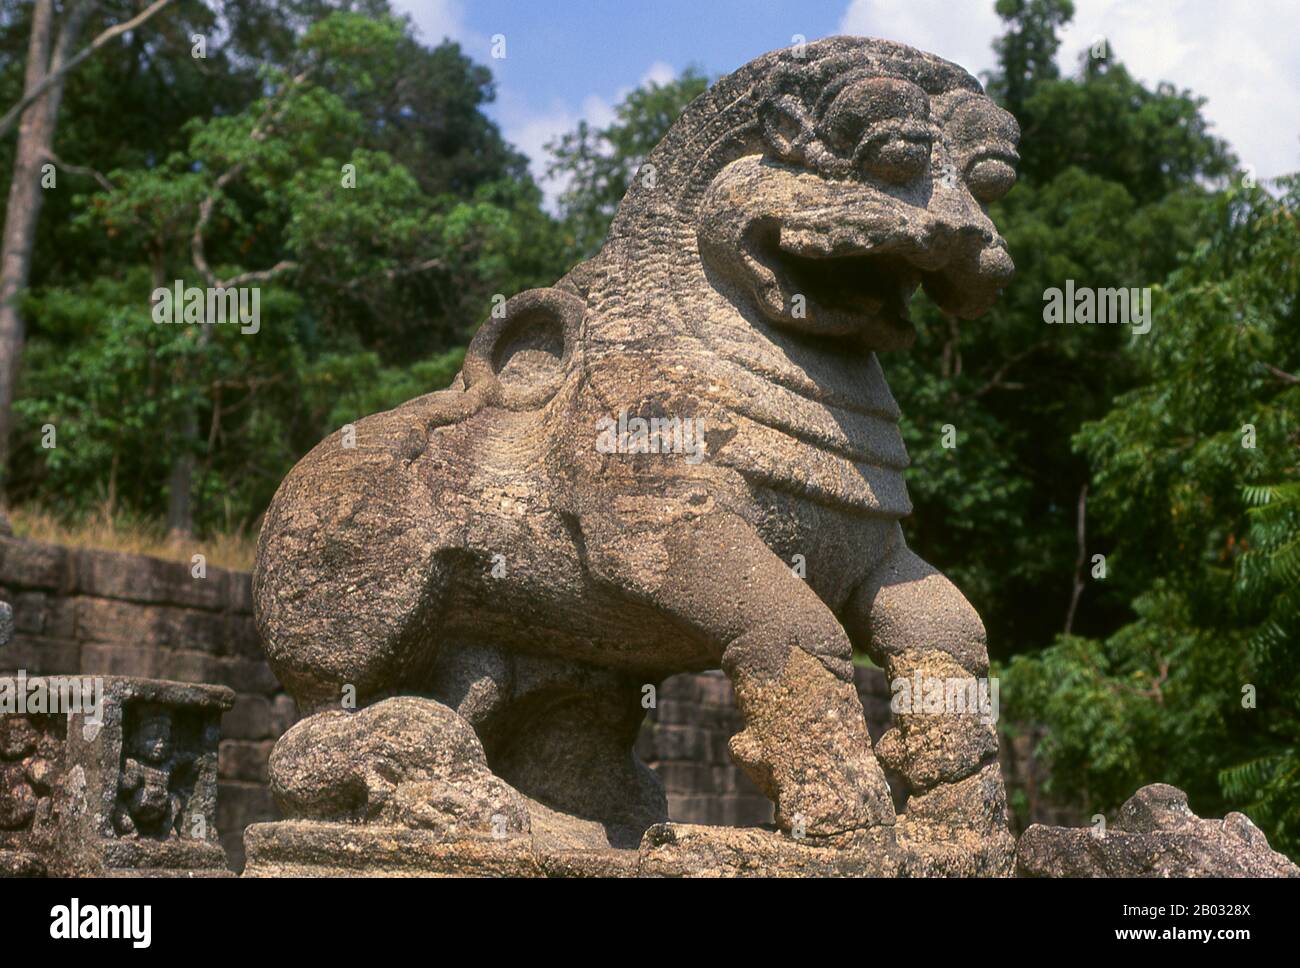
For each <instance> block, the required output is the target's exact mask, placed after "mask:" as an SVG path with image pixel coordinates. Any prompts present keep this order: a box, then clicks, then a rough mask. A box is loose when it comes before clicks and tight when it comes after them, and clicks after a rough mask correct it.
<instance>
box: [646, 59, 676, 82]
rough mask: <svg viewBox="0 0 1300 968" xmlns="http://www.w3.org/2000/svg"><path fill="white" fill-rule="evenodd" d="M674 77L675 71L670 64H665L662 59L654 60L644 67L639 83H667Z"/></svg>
mask: <svg viewBox="0 0 1300 968" xmlns="http://www.w3.org/2000/svg"><path fill="white" fill-rule="evenodd" d="M676 77H677V71H676V70H674V69H673V65H672V64H666V63H664V62H663V61H655V62H654V63H653V64H651V65H650V66H649V67H648V68H646V72H645V73H644V74H642V75H641V82H640V83H641V84H649V83H651V82H654V83H655V84H659V85H660V86H662V85H664V84H667V83H668V82H669V81H672V80H675V79H676Z"/></svg>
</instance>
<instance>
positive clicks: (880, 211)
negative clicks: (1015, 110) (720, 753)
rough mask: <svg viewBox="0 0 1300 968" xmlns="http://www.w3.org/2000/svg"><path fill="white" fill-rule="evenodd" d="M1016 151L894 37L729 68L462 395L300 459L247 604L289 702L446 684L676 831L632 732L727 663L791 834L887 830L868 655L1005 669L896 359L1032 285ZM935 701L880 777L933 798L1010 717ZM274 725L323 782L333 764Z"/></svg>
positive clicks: (518, 767)
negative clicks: (919, 493)
mask: <svg viewBox="0 0 1300 968" xmlns="http://www.w3.org/2000/svg"><path fill="white" fill-rule="evenodd" d="M1017 138H1018V131H1017V128H1016V123H1015V121H1014V119H1012V117H1011V116H1010V115H1009V114H1007V113H1006V112H1005V111H1002V110H1001V109H999V108H998V107H996V106H995V105H994V104H993V103H992V101H990V100H989V99H988V98H986V97H985V96H984V95H983V93H982V91H981V89H980V86H979V84H978V82H976V81H975V79H974V78H972V77H971V76H970V75H969V74H967V73H966V72H965V71H963V70H962V69H961V68H959V67H956V66H955V65H953V64H950V63H948V62H946V61H942V60H940V59H939V58H936V57H933V56H931V55H928V54H923V53H921V52H919V51H916V50H913V49H911V48H908V47H904V46H901V45H898V44H892V43H888V42H884V41H876V40H865V39H860V38H844V37H841V38H831V39H828V40H824V41H818V42H815V43H812V44H808V45H807V46H806V47H803V46H802V45H801V47H800V48H799V49H798V50H793V49H792V50H786V51H777V52H774V53H771V54H768V55H765V56H763V57H760V58H758V59H757V60H755V61H753V62H751V63H750V64H748V65H746V66H745V67H743V68H741V69H740V70H738V71H736V72H735V73H734V74H732V75H730V76H728V77H725V78H723V79H722V80H721V81H719V82H718V84H717V85H716V86H715V87H714V88H713V90H711V91H710V92H708V93H707V94H705V95H704V96H702V97H701V98H699V99H698V100H697V101H696V102H695V103H694V104H692V105H691V106H690V107H689V108H688V109H687V110H686V111H685V113H684V114H683V116H682V117H681V118H680V119H679V120H678V121H677V123H676V124H675V125H674V126H673V127H672V129H671V130H670V132H669V133H668V135H667V136H666V137H665V138H664V140H663V142H662V143H661V144H660V145H659V146H658V147H657V148H656V149H655V150H654V151H653V152H652V153H651V154H650V156H649V158H648V159H647V163H646V167H647V171H653V172H654V177H653V178H651V179H637V180H636V181H635V182H634V184H633V187H632V188H631V189H630V190H629V192H628V194H627V196H626V197H625V198H624V200H623V202H622V204H621V205H620V207H619V210H618V213H617V215H616V217H615V219H614V222H613V225H612V227H611V230H610V236H609V239H608V241H607V242H606V244H605V246H604V248H603V249H602V250H601V252H600V253H599V254H598V255H597V256H595V257H594V258H593V259H591V260H590V261H588V262H585V263H583V264H581V265H579V266H577V267H575V268H574V269H573V270H572V271H571V272H570V273H569V274H568V275H567V276H566V277H565V278H564V279H562V280H560V281H559V282H558V283H556V285H555V286H553V287H551V288H548V289H538V290H532V291H529V292H525V293H521V294H519V295H517V296H515V297H514V298H513V299H511V300H510V301H509V302H507V303H506V304H505V307H504V313H503V314H500V315H494V317H493V318H491V319H489V320H488V321H486V322H485V323H484V324H483V326H482V327H481V328H480V330H479V332H478V335H477V336H476V337H475V339H474V341H473V343H472V344H471V346H470V348H469V350H468V353H467V355H466V360H465V366H464V369H463V371H462V373H461V374H460V375H459V376H458V377H457V378H456V380H455V381H454V383H453V385H452V386H451V387H450V388H449V389H447V390H445V391H442V392H439V393H432V394H429V395H427V396H424V397H420V398H419V399H416V400H412V401H410V402H409V403H407V404H404V405H403V406H401V407H398V408H397V409H395V410H392V411H389V412H387V413H383V414H376V415H373V416H370V417H367V418H365V419H363V420H361V421H359V422H358V423H357V424H356V425H355V427H354V428H349V432H348V433H347V434H342V433H341V434H338V435H334V436H331V437H330V438H329V439H327V440H325V441H323V442H322V443H321V444H319V445H318V446H317V447H316V448H315V449H314V450H313V451H312V452H311V453H310V454H308V455H307V456H306V457H305V458H304V459H303V460H302V461H301V462H300V463H299V465H298V466H297V467H296V468H295V469H294V470H293V471H292V472H291V473H290V475H289V476H288V477H287V478H286V479H285V481H284V482H283V484H282V485H281V487H280V489H279V492H278V493H277V495H276V497H275V500H274V501H273V503H272V506H271V508H270V509H269V511H268V513H267V515H266V519H265V523H264V526H263V530H262V534H261V538H260V542H259V551H258V563H257V568H256V570H255V574H254V598H255V602H256V612H257V620H258V625H259V629H260V631H261V633H262V636H263V639H264V641H265V643H266V648H267V654H268V657H269V659H270V661H271V664H272V666H273V668H274V669H275V671H276V673H277V675H278V676H279V677H280V679H281V681H282V682H283V683H284V685H285V687H286V688H287V689H288V691H289V692H290V693H291V694H292V695H293V696H294V697H295V699H296V700H297V701H298V704H299V707H300V708H301V709H303V710H304V711H306V712H309V713H311V712H315V713H318V714H320V715H326V713H324V712H323V711H324V710H327V709H329V708H331V707H335V708H337V706H338V705H339V700H340V697H341V696H342V695H343V694H344V693H345V691H347V690H355V693H356V698H357V700H358V702H359V703H360V704H361V705H362V706H364V705H366V704H368V703H372V702H376V701H378V700H381V699H384V698H385V697H387V696H391V695H394V694H413V695H424V696H431V697H433V698H435V699H437V700H438V701H439V702H442V703H443V704H445V705H446V706H447V707H449V708H450V709H454V710H455V711H456V712H457V713H459V715H460V716H461V717H462V718H463V719H464V721H465V722H467V723H468V724H469V725H470V726H471V727H472V728H473V730H474V731H475V732H476V733H477V734H478V736H479V737H480V739H481V741H482V746H483V749H484V751H485V754H486V762H487V764H488V766H489V767H490V768H491V770H492V771H493V772H495V773H496V774H497V775H498V776H500V777H501V778H503V779H504V780H506V781H507V782H508V783H509V784H510V785H511V786H513V787H514V788H515V789H516V790H518V791H519V792H520V793H521V794H523V795H525V796H527V797H529V798H531V799H532V800H534V801H536V802H538V803H541V804H544V805H546V806H547V807H549V808H551V809H553V810H555V811H558V812H560V813H562V814H566V815H569V816H572V817H576V818H580V819H585V820H588V821H597V822H600V823H603V824H604V825H606V827H608V828H609V829H610V830H611V831H616V834H615V833H611V842H612V843H614V842H617V843H623V842H625V840H626V838H628V837H629V836H632V837H634V836H635V835H637V834H639V833H640V832H641V831H643V830H645V829H646V828H647V827H648V826H650V825H651V824H653V823H654V822H655V821H657V820H663V819H664V802H663V796H662V792H661V791H659V790H658V788H657V784H655V783H654V781H653V779H652V778H650V777H649V776H648V774H646V772H645V771H644V769H643V768H641V767H640V764H639V763H638V762H637V760H636V758H635V756H634V755H633V753H632V745H633V743H634V741H635V738H636V734H637V727H638V725H639V723H640V720H641V718H642V715H643V711H644V709H643V706H642V705H641V699H642V697H643V695H644V691H645V687H649V686H653V685H654V684H655V683H657V682H659V681H660V680H662V679H663V678H664V677H666V676H668V675H670V674H672V673H675V672H679V671H685V670H693V669H704V668H719V667H720V668H722V669H724V670H725V672H726V673H727V675H728V677H729V678H730V680H731V682H732V684H733V686H734V688H735V695H736V702H737V704H738V706H739V708H740V709H741V711H742V714H743V716H744V720H745V725H744V729H743V730H742V731H741V732H740V733H738V734H737V735H736V736H735V737H734V738H733V740H732V742H731V752H732V755H733V756H734V758H735V759H736V761H737V762H738V763H739V764H740V765H741V766H742V768H743V769H744V770H745V771H746V772H747V773H748V775H749V776H750V777H751V778H752V779H753V780H754V782H755V783H756V784H757V785H758V786H759V787H760V788H761V789H762V790H763V791H764V792H765V793H766V794H767V795H768V796H769V797H770V798H771V799H772V801H773V802H774V804H775V816H776V821H777V823H778V825H779V826H780V827H781V828H783V829H785V830H794V829H798V830H800V831H804V832H806V833H807V834H808V835H809V836H818V837H834V836H838V835H842V834H849V833H852V832H861V831H887V830H888V829H889V828H892V826H893V825H894V822H895V811H894V807H893V803H892V798H891V791H890V790H889V788H888V786H887V785H886V781H885V778H884V774H883V772H882V770H881V768H880V765H879V764H878V762H877V761H876V758H875V756H874V754H873V751H872V744H871V740H870V737H869V736H868V734H867V731H866V728H865V725H864V721H863V714H862V708H861V705H860V703H859V700H858V698H857V695H856V691H855V689H854V687H853V677H852V666H851V662H850V658H851V654H852V650H853V648H854V647H855V646H856V647H858V648H860V649H862V650H865V651H866V652H867V653H869V654H870V655H871V656H872V657H873V658H874V659H875V660H876V661H877V662H878V663H880V664H881V665H882V666H884V668H885V669H886V671H887V673H888V674H889V675H890V676H891V677H907V676H911V675H913V674H915V673H918V672H922V671H925V670H926V669H929V668H931V667H932V666H933V665H934V663H935V662H936V661H938V660H942V661H943V662H946V663H947V664H948V665H949V666H951V667H952V668H953V669H955V670H956V671H957V672H958V673H960V674H961V675H964V676H980V675H983V674H984V673H985V671H986V670H987V654H986V650H985V642H984V630H983V627H982V625H981V623H980V621H979V618H978V616H977V615H976V614H975V612H974V610H973V609H972V608H971V607H970V605H969V604H968V603H967V602H966V601H965V599H964V598H963V597H962V596H961V594H960V593H959V592H958V591H957V590H956V588H954V587H953V586H952V584H951V583H950V582H948V581H947V579H945V578H944V577H943V576H942V575H940V574H938V572H936V571H935V570H934V569H933V568H931V567H930V566H928V565H927V564H925V563H924V562H923V561H921V560H920V559H918V558H917V557H916V556H915V555H913V554H912V553H911V552H910V551H908V550H907V548H906V546H905V544H904V542H903V538H902V533H901V529H900V528H899V526H898V521H899V519H900V518H902V517H904V516H905V515H906V514H908V513H909V511H910V508H911V505H910V502H909V500H908V497H907V492H906V488H905V487H904V484H903V476H902V471H903V469H904V468H905V467H906V466H907V455H906V453H905V450H904V448H903V444H902V438H901V436H900V434H899V431H898V428H897V420H898V417H899V411H898V408H897V405H896V404H895V402H894V400H893V398H892V397H891V395H890V393H889V389H888V387H887V386H886V385H885V382H884V378H883V375H882V373H881V369H880V365H879V363H878V361H877V359H876V356H875V354H876V353H877V352H879V351H885V350H893V349H900V348H904V347H906V346H908V345H909V344H910V343H911V342H912V340H913V338H914V331H913V327H912V324H911V322H910V321H909V319H908V316H907V303H908V301H909V299H910V297H911V295H912V293H913V292H914V290H915V289H916V288H917V287H918V286H920V285H924V286H925V287H926V289H927V291H928V292H929V293H930V295H931V297H932V298H934V299H935V300H936V301H937V302H938V303H939V304H940V305H941V306H942V307H943V308H944V309H945V310H946V311H948V312H950V313H953V314H955V315H957V316H961V317H966V318H971V317H975V316H978V315H980V314H981V313H983V312H984V311H986V310H987V309H988V308H989V307H990V306H991V305H992V303H993V301H994V299H995V298H996V295H997V293H998V291H999V290H1000V288H1001V287H1002V286H1003V285H1005V284H1006V282H1007V281H1008V280H1009V279H1010V278H1011V274H1012V265H1011V260H1010V258H1009V256H1008V254H1007V248H1006V244H1005V242H1004V241H1003V240H1002V238H1001V237H1000V236H999V235H998V233H997V230H996V228H995V227H994V226H993V224H992V222H990V221H989V218H988V216H987V215H986V214H985V211H984V207H983V205H984V204H985V203H987V202H989V201H991V200H992V199H994V198H996V197H998V196H1000V195H1001V194H1002V193H1004V192H1005V191H1006V190H1007V189H1009V188H1010V187H1011V184H1012V183H1013V182H1014V179H1015V173H1014V167H1013V166H1014V163H1015V161H1016V154H1015V144H1016V141H1017ZM652 421H653V423H652ZM353 431H354V433H353ZM792 565H795V566H796V567H792ZM925 715H926V714H925V713H917V714H915V715H912V717H911V719H906V720H903V721H902V722H900V725H899V732H898V735H897V737H896V738H895V740H894V741H893V742H892V745H893V747H895V748H896V751H897V757H896V760H895V762H894V763H892V764H891V765H892V766H894V768H895V769H896V770H897V772H898V776H899V778H900V781H901V782H902V783H904V784H906V786H907V788H908V790H909V791H910V792H911V793H913V794H919V795H922V796H927V797H936V798H937V799H935V800H934V801H933V802H939V799H941V798H942V788H943V787H944V785H961V784H963V783H966V782H967V781H968V780H970V778H971V777H972V776H974V775H976V773H977V771H979V770H981V769H982V768H983V766H984V765H985V764H986V763H987V762H988V761H989V760H990V759H991V756H992V755H993V753H994V752H995V750H996V746H995V737H994V736H993V734H992V731H991V730H990V729H989V728H987V724H981V723H978V722H973V721H970V719H969V718H962V717H947V718H945V719H943V720H941V721H935V722H929V721H926V720H925V719H924V716H925ZM335 722H337V723H339V724H342V722H343V720H335ZM442 725H443V726H447V725H448V724H447V723H443V724H442ZM386 728H389V729H396V728H397V724H396V723H393V724H390V725H388V726H386ZM285 742H286V746H285V750H286V757H289V756H290V753H289V751H290V749H292V750H293V751H294V752H293V753H292V756H294V757H301V758H302V763H301V764H300V766H301V771H302V772H301V776H300V778H299V780H298V782H300V783H301V785H302V786H303V788H304V789H309V788H310V789H314V787H313V783H317V784H325V783H326V782H327V778H324V777H322V778H321V779H320V780H317V781H312V780H311V779H310V778H309V777H308V776H307V774H308V773H309V772H310V771H311V770H312V769H313V768H314V767H313V764H312V762H311V761H310V760H309V759H308V757H309V753H308V751H307V750H306V748H305V747H302V748H299V747H297V746H293V747H291V746H289V745H287V740H286V741H285ZM372 752H375V750H374V749H373V748H372ZM277 756H278V754H277ZM397 759H398V761H400V763H401V767H402V769H407V768H412V769H415V770H416V772H417V773H418V772H419V771H420V770H422V769H424V768H425V765H424V764H422V763H419V762H417V761H414V760H408V759H407V758H405V757H404V756H399V757H398V758H397ZM334 764H335V760H334V758H333V757H330V758H328V759H327V760H322V761H321V762H320V763H318V764H315V766H316V767H319V768H324V767H325V766H327V765H329V766H331V767H332V766H333V765H334ZM285 765H286V770H287V769H288V768H289V763H288V759H286V761H285ZM349 769H351V770H352V771H353V772H362V773H363V772H364V767H363V765H362V763H361V762H360V761H358V762H356V763H353V764H350V766H349ZM273 772H274V771H273ZM295 775H297V774H295ZM390 781H391V782H397V783H398V784H399V785H400V783H401V781H402V778H401V777H400V776H399V777H396V778H390ZM980 782H985V781H980ZM987 782H988V783H993V784H1000V780H999V779H997V777H996V773H994V774H993V775H992V776H991V777H990V778H988V780H987ZM366 789H367V790H368V789H369V788H368V787H367V788H366ZM367 797H369V794H367ZM367 797H363V798H362V802H365V803H369V802H370V801H369V799H367ZM295 809H302V808H301V807H299V806H297V805H296V804H295ZM959 819H961V818H959ZM986 819H987V818H981V822H983V821H984V820H986ZM1002 823H1003V825H1004V826H1005V813H1004V812H1003V814H1002ZM923 826H924V827H926V829H928V827H929V826H930V825H928V824H927V825H923ZM880 835H881V836H884V833H881V834H880ZM746 836H751V835H750V834H747V835H746ZM752 836H757V835H752ZM891 836H892V834H891ZM688 839H689V838H688ZM778 853H779V852H778ZM781 856H784V855H781ZM818 856H822V855H818Z"/></svg>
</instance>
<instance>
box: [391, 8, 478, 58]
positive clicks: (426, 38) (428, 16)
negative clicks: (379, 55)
mask: <svg viewBox="0 0 1300 968" xmlns="http://www.w3.org/2000/svg"><path fill="white" fill-rule="evenodd" d="M393 7H394V8H395V9H396V10H397V12H398V13H409V14H410V15H411V19H412V20H413V21H414V22H415V26H416V27H417V28H419V31H420V39H421V40H422V41H423V42H424V43H426V44H428V45H429V46H430V47H436V46H438V45H439V44H440V43H442V39H443V38H444V37H450V38H451V39H452V40H456V41H460V42H462V43H464V42H465V41H466V40H467V39H469V37H470V32H469V30H468V29H467V28H466V26H465V8H464V6H463V5H462V4H461V2H460V0H397V2H395V3H394V4H393Z"/></svg>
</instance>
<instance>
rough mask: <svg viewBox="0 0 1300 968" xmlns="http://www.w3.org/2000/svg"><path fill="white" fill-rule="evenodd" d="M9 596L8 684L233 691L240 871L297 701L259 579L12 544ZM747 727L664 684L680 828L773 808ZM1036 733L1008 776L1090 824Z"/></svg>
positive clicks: (0, 669)
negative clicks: (64, 678) (1046, 763)
mask: <svg viewBox="0 0 1300 968" xmlns="http://www.w3.org/2000/svg"><path fill="white" fill-rule="evenodd" d="M0 600H7V601H9V602H11V603H12V604H13V610H14V623H15V632H16V634H15V636H14V640H13V642H12V643H11V644H10V645H9V646H7V647H5V648H3V649H0V675H2V674H5V673H16V672H18V671H19V670H22V671H25V672H26V673H28V674H29V675H60V674H62V675H69V674H83V675H123V676H146V677H150V678H156V679H175V680H179V681H181V682H207V683H215V684H218V685H224V686H229V687H230V688H231V689H233V690H234V691H235V693H236V696H237V698H236V700H235V705H234V708H233V709H231V710H230V711H229V712H228V713H226V714H225V716H224V717H223V718H222V721H221V737H222V738H221V745H220V757H219V768H218V779H219V787H218V800H217V829H218V830H220V831H221V835H222V838H221V839H222V843H223V844H224V846H225V847H226V850H227V852H228V853H229V855H230V858H231V861H232V863H233V864H234V865H235V867H236V869H240V868H242V866H243V840H242V835H243V830H244V828H245V827H246V826H247V825H248V824H250V823H257V822H260V821H263V820H274V819H277V818H278V815H277V813H276V810H275V806H274V804H273V803H272V801H271V795H270V792H269V790H268V788H267V777H266V761H267V757H268V756H269V755H270V752H271V747H272V746H273V745H274V743H275V740H276V739H277V738H278V737H279V736H280V734H281V733H283V732H284V731H285V730H286V729H288V728H289V726H291V725H292V724H293V722H294V719H295V716H296V712H295V709H294V703H293V700H292V699H291V698H290V697H289V696H288V695H286V694H285V693H284V691H283V690H282V689H281V688H280V686H279V683H278V682H277V681H276V679H275V677H274V676H273V675H272V674H271V670H270V668H269V667H268V666H267V664H266V661H265V659H264V657H263V655H262V650H261V647H260V645H259V644H258V641H257V633H256V631H255V629H254V626H253V617H252V595H251V589H250V582H249V576H248V575H247V574H245V573H242V572H232V571H226V570H225V569H222V568H208V569H207V570H206V576H205V577H202V578H197V577H194V575H193V574H192V572H191V567H190V566H189V565H186V564H183V563H177V562H168V561H162V560H159V559H157V558H148V557H144V556H141V555H128V554H121V553H118V552H109V551H95V550H86V549H73V548H64V547H60V546H58V545H51V544H41V543H37V542H30V541H24V540H21V539H16V538H12V537H0ZM857 680H858V694H859V696H861V698H862V703H863V707H864V708H865V710H866V714H867V726H868V729H869V730H870V732H871V735H872V737H873V738H875V737H878V736H879V735H880V733H882V732H883V731H884V730H885V729H886V728H887V727H888V724H889V688H888V685H887V683H886V681H885V678H884V675H883V674H882V673H881V672H880V671H879V670H876V669H866V668H859V669H858V670H857ZM739 729H740V720H739V716H738V713H737V712H736V709H735V705H734V702H733V700H732V694H731V685H730V683H728V682H727V680H726V678H725V677H724V676H723V675H722V674H721V673H717V672H714V673H702V674H699V675H681V676H674V677H672V678H671V679H668V680H667V681H665V682H664V683H663V685H662V687H661V688H660V689H659V692H658V697H657V704H656V708H654V709H653V710H651V712H650V715H649V716H648V717H647V722H646V725H645V727H644V729H643V730H642V735H641V738H640V740H639V742H638V744H637V751H638V753H639V754H640V755H641V757H642V759H643V760H645V762H646V763H648V764H649V765H650V766H651V767H652V768H653V769H655V770H656V771H657V772H658V773H659V776H660V777H661V779H662V780H663V782H664V786H665V788H666V789H667V792H668V807H669V813H670V815H671V816H672V818H673V819H674V820H680V821H684V822H689V823H707V824H756V823H766V822H768V821H770V820H771V818H772V808H771V805H770V804H769V803H768V801H767V800H766V799H765V798H764V797H763V796H762V794H760V793H759V792H758V790H757V789H755V787H754V786H753V784H752V783H750V782H749V780H748V778H747V777H745V776H744V774H743V773H741V771H740V770H738V769H737V768H736V767H735V765H734V764H732V762H731V758H730V757H729V755H728V754H727V740H728V739H729V738H730V737H731V735H732V734H733V733H735V732H737V731H738V730H739ZM1037 738H1038V736H1037V734H1036V733H1034V732H1032V731H1029V730H1026V731H1023V732H1022V734H1021V735H1020V736H1018V737H1017V738H1016V740H1015V741H1014V742H1012V743H1010V744H1003V745H1004V747H1005V749H1004V756H1003V772H1004V774H1005V776H1006V777H1007V786H1008V790H1009V793H1010V795H1011V797H1012V798H1013V800H1016V801H1018V802H1019V803H1020V804H1021V806H1022V809H1027V812H1028V816H1029V820H1030V822H1041V823H1053V824H1059V823H1079V822H1081V821H1080V818H1079V817H1078V815H1077V814H1075V813H1073V812H1071V811H1068V810H1061V809H1059V808H1056V807H1053V806H1052V805H1051V804H1050V803H1047V802H1045V801H1044V799H1043V798H1042V797H1041V796H1040V795H1039V794H1038V792H1037V791H1038V790H1039V788H1040V787H1041V783H1042V779H1043V776H1042V769H1041V766H1040V764H1038V763H1037V762H1036V761H1035V760H1034V757H1033V755H1032V750H1033V745H1034V742H1035V741H1036V739H1037Z"/></svg>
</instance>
